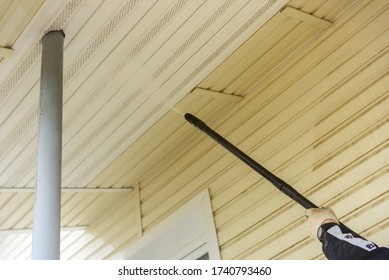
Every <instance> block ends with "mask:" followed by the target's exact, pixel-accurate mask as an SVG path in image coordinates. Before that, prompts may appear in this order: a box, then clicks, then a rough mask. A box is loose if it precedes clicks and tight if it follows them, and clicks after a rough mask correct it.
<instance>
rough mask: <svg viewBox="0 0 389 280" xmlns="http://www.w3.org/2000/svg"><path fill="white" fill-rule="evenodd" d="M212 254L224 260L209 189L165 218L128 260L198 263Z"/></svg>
mask: <svg viewBox="0 0 389 280" xmlns="http://www.w3.org/2000/svg"><path fill="white" fill-rule="evenodd" d="M206 253H208V254H209V259H211V260H220V259H221V257H220V251H219V244H218V241H217V235H216V229H215V223H214V219H213V211H212V206H211V200H210V196H209V191H208V189H205V190H203V191H202V192H201V193H199V194H198V195H196V196H195V197H194V198H193V199H191V200H190V201H189V202H188V203H186V204H185V205H183V206H182V207H181V208H179V209H177V210H176V211H175V212H174V213H172V214H171V215H169V217H167V218H165V219H164V220H163V221H162V222H160V223H159V224H158V225H157V226H156V227H155V228H153V229H152V230H150V231H149V232H147V233H146V234H145V235H144V236H143V237H141V238H140V239H139V240H138V241H136V242H135V243H134V244H133V245H132V246H130V248H128V249H127V250H126V251H125V253H124V255H123V256H124V259H129V260H131V259H133V260H134V259H137V260H147V259H149V260H153V259H154V260H155V259H171V260H179V259H192V260H193V259H197V258H199V257H201V256H202V255H204V254H206Z"/></svg>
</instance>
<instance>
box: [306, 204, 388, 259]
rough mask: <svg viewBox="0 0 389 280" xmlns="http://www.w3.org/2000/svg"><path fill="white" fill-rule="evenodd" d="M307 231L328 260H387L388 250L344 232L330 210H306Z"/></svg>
mask: <svg viewBox="0 0 389 280" xmlns="http://www.w3.org/2000/svg"><path fill="white" fill-rule="evenodd" d="M307 216H308V229H309V232H310V234H311V236H312V237H314V238H317V239H319V240H320V242H321V243H322V248H323V253H324V255H325V256H326V257H327V258H328V259H329V260H388V259H389V248H388V247H378V246H377V245H376V244H374V243H373V242H370V241H368V240H365V239H364V238H362V237H361V236H359V235H358V236H355V235H353V234H351V233H349V232H347V231H346V228H344V227H343V226H342V225H339V221H338V219H337V218H336V216H335V213H334V212H333V211H332V210H331V209H325V208H324V209H319V208H315V209H308V210H307Z"/></svg>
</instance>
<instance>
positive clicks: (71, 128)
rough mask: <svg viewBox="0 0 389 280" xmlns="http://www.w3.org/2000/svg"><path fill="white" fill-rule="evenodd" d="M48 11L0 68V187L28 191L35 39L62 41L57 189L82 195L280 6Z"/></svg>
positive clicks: (168, 2) (228, 1) (159, 5)
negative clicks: (60, 35)
mask: <svg viewBox="0 0 389 280" xmlns="http://www.w3.org/2000/svg"><path fill="white" fill-rule="evenodd" d="M58 2H59V1H58ZM58 2H57V1H46V2H45V3H44V5H43V6H42V8H41V10H40V11H39V12H38V13H37V14H36V16H35V17H34V18H33V20H32V21H31V22H30V24H29V26H27V28H26V30H25V31H24V32H23V33H22V34H21V36H20V37H19V39H18V41H17V42H15V46H20V48H19V49H20V50H21V51H18V49H17V48H16V51H15V55H14V56H13V57H12V58H10V59H9V60H3V61H2V63H1V64H3V65H1V64H0V70H1V71H2V73H5V74H6V75H4V76H3V77H5V78H3V80H0V82H1V86H0V110H1V115H0V172H1V174H2V176H1V177H0V186H2V187H15V188H22V187H33V186H34V185H35V166H36V132H37V121H38V102H39V100H38V99H39V98H38V97H39V76H40V73H39V72H40V55H41V43H40V41H39V39H40V38H41V37H42V36H43V34H44V33H45V32H47V31H49V30H56V29H63V30H64V32H65V33H66V38H65V56H64V57H65V61H64V131H63V187H84V186H86V185H87V184H88V182H90V181H91V180H92V179H93V178H95V177H96V176H97V175H98V174H99V172H101V170H103V169H104V168H105V167H106V166H107V165H108V164H109V163H110V162H112V161H113V160H114V159H115V158H116V157H117V156H118V155H120V154H121V153H122V152H123V151H124V150H125V149H126V148H127V147H128V146H129V145H130V144H131V143H132V142H133V141H135V140H136V139H137V138H138V137H139V136H141V135H142V134H143V133H144V132H145V131H146V130H147V129H148V128H149V127H150V126H151V125H152V124H153V123H154V122H156V121H157V120H158V119H159V118H160V117H161V116H163V115H164V114H165V113H166V112H167V111H168V110H169V108H171V107H172V106H174V104H176V103H177V102H178V101H179V100H180V99H181V98H182V97H184V96H185V95H186V94H187V93H188V92H190V91H191V90H192V89H193V88H195V87H196V85H197V84H198V83H199V82H200V81H201V80H203V79H204V78H205V77H206V76H207V75H208V74H209V73H210V72H211V71H212V70H213V69H214V68H215V67H216V66H217V65H218V64H220V63H221V62H222V61H223V60H224V59H225V58H226V57H227V56H229V55H230V54H231V53H232V52H233V51H234V50H235V49H236V48H237V47H239V46H240V45H241V44H242V43H243V42H244V41H245V40H246V39H247V38H249V37H250V36H251V35H252V34H253V33H254V32H255V31H256V30H258V28H260V26H262V25H263V24H264V23H265V22H266V21H267V20H269V19H270V18H271V17H272V15H274V14H275V13H277V12H278V11H279V10H280V9H281V8H282V7H283V6H284V5H285V4H286V3H287V1H285V0H278V1H277V0H268V1H257V0H252V1H249V0H239V1H232V0H225V1H221V0H220V1H190V0H177V1H173V0H164V1H151V0H150V1H137V0H132V1H103V0H99V1H97V0H96V1H82V0H72V1H67V2H65V3H63V2H61V3H60V4H58ZM50 5H52V6H50ZM61 5H62V6H61ZM50 7H51V9H50ZM38 38H39V39H38ZM21 42H24V43H25V44H24V45H23V47H22V46H21V45H22V43H21ZM22 50H24V51H23V52H22ZM21 52H22V53H21Z"/></svg>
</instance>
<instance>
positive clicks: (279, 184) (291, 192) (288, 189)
mask: <svg viewBox="0 0 389 280" xmlns="http://www.w3.org/2000/svg"><path fill="white" fill-rule="evenodd" d="M185 119H186V120H187V121H188V122H190V123H191V124H193V125H194V126H195V127H197V128H198V129H200V130H201V131H202V132H204V133H205V134H207V135H208V136H210V137H211V138H212V139H213V140H215V141H216V142H217V143H219V144H220V145H222V146H223V147H224V148H226V149H227V150H228V151H230V152H231V153H232V154H234V155H235V156H236V157H238V158H239V159H240V160H241V161H243V162H244V163H246V164H247V165H248V166H250V167H251V168H252V169H254V170H255V171H256V172H258V173H259V174H260V175H261V176H262V177H264V178H265V179H266V180H268V181H269V182H270V183H272V184H273V185H274V186H275V187H276V188H277V189H278V190H280V191H281V192H283V193H284V194H286V195H287V196H289V197H290V198H291V199H293V200H294V201H296V202H297V203H298V204H300V205H301V206H302V207H304V208H305V209H309V208H318V207H317V206H316V205H315V204H314V203H312V202H311V201H309V200H308V199H307V198H306V197H304V196H303V195H302V194H300V193H299V192H298V191H296V190H295V189H294V188H293V187H292V186H290V185H289V184H288V183H286V182H285V181H283V180H282V179H280V178H278V177H277V176H275V175H274V174H273V173H271V172H270V171H269V170H267V169H266V168H264V167H263V166H261V165H260V164H259V163H257V162H256V161H255V160H253V159H252V158H251V157H249V156H248V155H246V154H245V153H243V152H242V151H241V150H239V149H238V148H237V147H235V146H234V145H232V144H231V143H230V142H228V141H227V140H226V139H224V138H223V137H222V136H220V135H219V134H218V133H216V132H215V131H214V130H212V129H211V128H209V127H208V126H207V125H206V124H205V123H204V122H203V121H201V120H199V119H198V118H197V117H195V116H193V115H192V114H188V113H187V114H185ZM341 225H342V226H343V227H344V229H345V230H347V231H348V232H349V233H352V234H353V235H354V236H359V235H358V234H356V233H355V232H354V231H352V230H351V229H349V228H347V227H346V226H345V225H343V224H341Z"/></svg>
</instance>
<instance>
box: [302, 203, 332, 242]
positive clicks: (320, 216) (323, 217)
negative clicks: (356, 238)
mask: <svg viewBox="0 0 389 280" xmlns="http://www.w3.org/2000/svg"><path fill="white" fill-rule="evenodd" d="M305 215H306V217H308V223H307V226H308V231H309V233H310V235H311V236H312V237H313V238H317V230H318V229H319V227H320V226H321V225H323V224H327V223H336V224H339V221H338V218H337V217H336V215H335V213H334V211H332V209H330V208H310V209H307V211H306V212H305Z"/></svg>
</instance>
